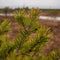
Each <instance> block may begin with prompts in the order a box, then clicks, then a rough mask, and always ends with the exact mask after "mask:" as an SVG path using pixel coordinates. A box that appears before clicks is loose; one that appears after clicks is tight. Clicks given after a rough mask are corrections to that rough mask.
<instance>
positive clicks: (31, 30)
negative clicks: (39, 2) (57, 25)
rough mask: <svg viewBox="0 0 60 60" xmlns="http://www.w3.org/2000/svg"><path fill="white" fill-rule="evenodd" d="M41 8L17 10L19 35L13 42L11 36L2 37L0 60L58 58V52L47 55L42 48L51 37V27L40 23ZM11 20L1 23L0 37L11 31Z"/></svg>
mask: <svg viewBox="0 0 60 60" xmlns="http://www.w3.org/2000/svg"><path fill="white" fill-rule="evenodd" d="M39 14H40V13H39V10H37V9H31V10H29V11H28V13H26V11H25V10H21V11H16V12H15V14H14V18H16V22H17V23H18V24H19V33H18V36H17V37H16V38H15V39H14V40H13V42H11V41H10V40H9V38H4V39H0V60H56V57H57V56H60V53H59V52H58V53H57V52H55V51H53V52H51V53H50V54H49V56H47V57H45V56H44V55H43V54H42V53H41V48H42V47H43V46H44V45H45V44H46V42H48V40H49V39H50V37H51V33H50V28H48V27H47V26H42V25H40V24H39V21H38V17H39ZM9 26H10V22H9V21H8V20H5V21H4V22H2V23H1V24H0V37H1V35H2V37H3V36H4V34H7V32H8V31H9Z"/></svg>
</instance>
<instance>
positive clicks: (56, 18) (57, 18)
mask: <svg viewBox="0 0 60 60" xmlns="http://www.w3.org/2000/svg"><path fill="white" fill-rule="evenodd" d="M39 19H44V20H60V17H51V16H40V17H39Z"/></svg>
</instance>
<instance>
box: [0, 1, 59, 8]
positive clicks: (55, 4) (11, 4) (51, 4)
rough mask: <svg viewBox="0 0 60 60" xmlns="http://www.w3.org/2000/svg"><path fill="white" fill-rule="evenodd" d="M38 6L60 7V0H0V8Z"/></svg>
mask: <svg viewBox="0 0 60 60" xmlns="http://www.w3.org/2000/svg"><path fill="white" fill-rule="evenodd" d="M23 6H24V7H27V6H28V7H30V8H32V7H39V8H52V9H54V8H56V9H60V0H0V8H4V7H12V8H15V7H23Z"/></svg>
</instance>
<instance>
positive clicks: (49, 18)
mask: <svg viewBox="0 0 60 60" xmlns="http://www.w3.org/2000/svg"><path fill="white" fill-rule="evenodd" d="M0 16H6V14H3V13H0ZM7 16H13V14H12V13H10V14H7ZM39 19H43V20H60V17H51V16H40V17H39Z"/></svg>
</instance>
